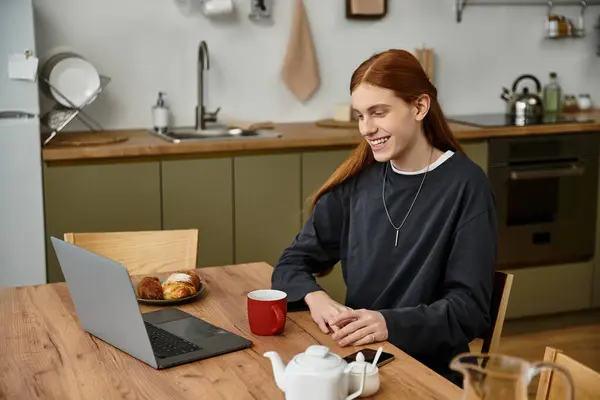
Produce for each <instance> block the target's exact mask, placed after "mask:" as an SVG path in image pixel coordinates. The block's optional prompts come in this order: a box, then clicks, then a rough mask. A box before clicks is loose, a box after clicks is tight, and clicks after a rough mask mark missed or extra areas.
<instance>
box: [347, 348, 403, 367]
mask: <svg viewBox="0 0 600 400" xmlns="http://www.w3.org/2000/svg"><path fill="white" fill-rule="evenodd" d="M358 353H363V355H364V356H365V361H366V362H368V363H373V360H374V359H375V355H376V354H377V350H373V349H363V350H359V351H357V352H355V353H352V354H350V355H347V356H346V357H344V360H346V362H347V363H348V364H350V363H351V362H352V361H356V355H357V354H358ZM393 359H394V355H393V354H390V353H386V352H385V351H382V352H381V355H380V356H379V361H377V367H381V366H382V365H385V364H387V363H389V362H391V361H392V360H393Z"/></svg>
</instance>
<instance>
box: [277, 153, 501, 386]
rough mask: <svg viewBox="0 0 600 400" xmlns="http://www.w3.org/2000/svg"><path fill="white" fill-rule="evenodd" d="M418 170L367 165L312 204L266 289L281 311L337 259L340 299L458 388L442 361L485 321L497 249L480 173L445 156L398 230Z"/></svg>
mask: <svg viewBox="0 0 600 400" xmlns="http://www.w3.org/2000/svg"><path fill="white" fill-rule="evenodd" d="M385 168H387V178H386V187H385V196H386V198H385V201H386V204H387V207H388V210H389V213H390V217H391V218H392V221H393V222H394V225H396V226H397V227H398V226H400V223H401V222H402V220H403V219H404V217H405V216H406V213H407V211H408V209H409V208H410V204H411V203H412V201H413V199H414V197H415V195H416V193H417V189H418V187H419V185H420V183H421V180H422V178H423V174H421V173H418V174H411V175H405V174H399V173H397V172H394V171H393V170H392V168H391V165H390V163H379V162H375V163H373V164H372V165H370V166H368V167H366V168H365V169H364V170H363V171H361V172H360V173H359V174H358V175H356V176H354V177H352V178H350V179H349V180H347V181H345V182H344V183H342V184H340V185H338V186H336V187H335V188H333V189H332V190H331V191H329V192H327V193H326V194H325V195H323V196H322V197H321V198H320V199H319V201H318V202H317V204H316V206H315V208H314V209H313V211H312V214H311V216H310V218H309V219H308V220H307V222H306V224H305V225H304V227H303V228H302V230H301V232H300V233H299V234H298V235H297V236H296V237H295V239H294V240H293V242H292V243H291V244H290V246H289V247H288V248H286V249H285V250H284V252H283V254H282V255H281V258H280V259H279V261H278V262H277V264H276V265H275V268H274V271H273V275H272V287H273V288H274V289H279V290H282V291H285V292H286V293H287V294H288V302H289V303H290V305H291V309H292V310H293V309H294V305H302V306H304V307H305V304H304V302H303V299H304V296H306V294H308V293H310V292H313V291H317V290H323V289H322V288H321V287H320V286H319V285H318V283H317V282H316V279H315V277H314V274H316V273H318V272H320V271H323V270H324V269H327V268H329V267H332V266H334V265H335V264H336V263H338V262H339V261H341V266H342V274H343V277H344V281H345V283H346V286H347V295H346V301H345V305H346V306H348V307H351V308H353V309H360V308H364V309H369V310H378V311H380V312H381V313H382V314H383V316H384V318H385V321H386V324H387V328H388V332H389V338H388V341H389V342H391V343H392V344H394V345H395V346H396V347H398V348H400V349H401V350H403V351H404V352H406V353H407V354H409V355H411V356H412V357H414V358H416V359H417V360H419V361H421V362H422V363H424V364H425V365H427V366H428V367H430V368H431V369H433V370H434V371H436V372H438V373H439V374H441V375H443V376H445V377H446V378H448V379H449V380H451V381H453V382H455V383H457V384H459V385H460V381H461V378H460V376H458V374H456V373H454V372H453V371H451V370H450V369H449V367H448V364H449V362H450V360H451V359H452V357H453V356H455V355H456V354H458V353H460V352H466V351H469V347H468V343H469V342H470V341H471V340H473V339H474V338H476V337H478V336H479V335H481V334H482V333H484V331H485V330H486V329H488V327H489V326H490V323H491V321H490V314H489V310H490V299H491V292H492V288H493V278H494V271H495V263H496V254H497V221H496V214H495V209H494V197H493V194H492V190H491V187H490V185H489V181H488V179H487V176H486V175H485V173H484V172H483V171H482V170H481V168H479V166H478V165H477V164H475V163H474V162H472V161H471V160H470V159H468V158H467V157H465V156H464V155H462V154H460V153H458V152H457V153H455V154H454V155H452V156H451V157H450V158H449V159H447V160H446V161H444V162H443V163H442V164H441V165H439V166H437V168H435V169H433V170H430V171H429V173H428V175H427V177H426V179H425V182H424V184H423V187H422V189H421V193H420V194H419V197H418V199H417V201H416V203H415V205H414V206H413V209H412V211H411V213H410V214H409V216H408V219H407V220H406V222H405V224H404V227H403V228H402V229H401V231H400V234H399V240H398V246H397V247H395V246H394V242H395V237H396V231H395V229H394V228H393V227H392V225H391V224H390V222H389V220H388V217H387V215H386V212H385V209H384V206H383V201H382V184H383V178H384V169H385Z"/></svg>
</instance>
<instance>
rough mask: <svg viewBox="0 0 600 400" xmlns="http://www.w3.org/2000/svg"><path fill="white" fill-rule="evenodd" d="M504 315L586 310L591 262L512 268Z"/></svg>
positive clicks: (591, 273)
mask: <svg viewBox="0 0 600 400" xmlns="http://www.w3.org/2000/svg"><path fill="white" fill-rule="evenodd" d="M504 272H508V273H511V274H514V280H513V285H512V289H511V293H510V298H509V301H508V308H507V311H506V318H507V319H511V318H520V317H529V316H535V315H544V314H553V313H560V312H567V311H577V310H585V309H588V308H590V306H591V298H592V284H591V282H592V276H593V274H594V263H593V262H591V261H590V262H582V263H574V264H562V265H549V266H539V267H530V268H522V269H514V270H505V271H504Z"/></svg>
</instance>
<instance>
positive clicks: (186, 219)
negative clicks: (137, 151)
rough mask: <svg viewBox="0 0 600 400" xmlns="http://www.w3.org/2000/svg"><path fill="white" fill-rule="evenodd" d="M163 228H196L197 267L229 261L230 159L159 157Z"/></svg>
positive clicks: (224, 263) (231, 160)
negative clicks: (171, 158)
mask: <svg viewBox="0 0 600 400" xmlns="http://www.w3.org/2000/svg"><path fill="white" fill-rule="evenodd" d="M161 168H162V174H161V175H162V211H163V229H188V228H195V229H198V263H197V265H198V267H206V266H215V265H230V264H233V262H234V254H233V237H234V235H233V159H232V158H227V157H225V158H202V159H189V160H168V161H163V162H162V164H161Z"/></svg>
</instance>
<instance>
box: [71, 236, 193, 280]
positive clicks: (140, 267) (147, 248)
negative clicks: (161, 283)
mask: <svg viewBox="0 0 600 400" xmlns="http://www.w3.org/2000/svg"><path fill="white" fill-rule="evenodd" d="M64 239H65V241H66V242H69V243H73V244H75V245H77V246H79V247H82V248H84V249H87V250H89V251H92V252H94V253H96V254H100V255H102V256H104V257H107V258H110V259H111V260H115V261H117V262H120V263H121V264H123V265H124V266H125V268H127V270H128V271H129V274H130V275H138V274H150V273H160V272H171V271H176V270H189V269H195V268H196V261H197V255H198V230H197V229H182V230H162V231H138V232H101V233H65V234H64Z"/></svg>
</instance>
